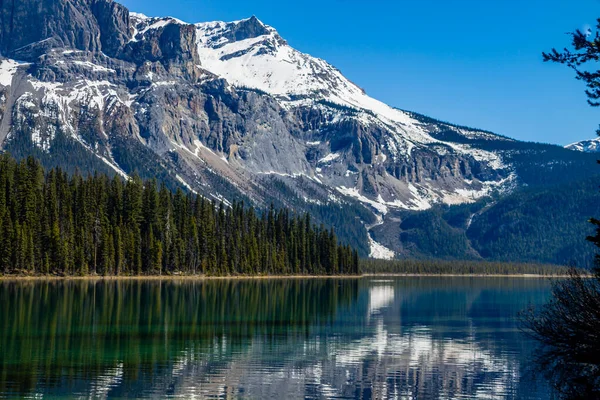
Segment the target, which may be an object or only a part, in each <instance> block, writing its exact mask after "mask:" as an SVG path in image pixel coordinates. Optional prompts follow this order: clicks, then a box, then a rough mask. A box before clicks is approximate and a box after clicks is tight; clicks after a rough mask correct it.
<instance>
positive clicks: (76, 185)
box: [0, 155, 358, 275]
mask: <svg viewBox="0 0 600 400" xmlns="http://www.w3.org/2000/svg"><path fill="white" fill-rule="evenodd" d="M0 230H1V233H2V235H1V240H2V246H0V273H3V274H15V273H17V274H56V275H86V274H99V275H160V274H180V273H182V274H208V275H232V274H244V275H255V274H325V275H335V274H357V273H358V256H357V253H356V251H354V250H352V248H351V247H350V246H343V245H340V244H339V243H338V240H337V237H336V234H335V233H334V232H333V230H327V229H325V228H324V227H323V226H321V227H316V226H315V224H314V223H313V222H312V220H311V218H310V216H309V215H303V216H297V215H294V214H292V213H291V212H290V211H288V210H285V209H280V210H276V209H275V208H273V207H272V208H271V209H270V210H268V211H266V212H264V213H262V214H257V213H256V212H255V210H254V209H252V208H247V207H244V204H243V203H234V204H233V205H232V206H231V207H226V206H225V205H223V204H222V203H221V204H216V203H215V202H214V201H209V200H207V199H205V198H203V197H200V196H197V195H192V194H185V193H184V192H182V191H181V190H177V191H176V192H175V193H173V192H172V191H170V190H168V188H167V187H166V186H165V185H164V184H163V185H162V186H161V187H160V188H159V187H158V184H157V183H156V181H146V182H143V181H142V180H141V179H140V178H139V177H138V176H137V175H134V176H133V177H132V178H131V179H129V180H128V181H127V182H123V181H122V180H121V178H119V177H113V178H112V179H111V178H109V177H108V176H107V175H94V176H90V177H87V178H83V177H81V176H80V175H78V174H74V175H72V176H71V175H69V174H67V173H66V172H64V171H62V170H60V169H53V170H50V171H49V172H48V173H47V174H44V171H43V169H42V167H41V165H40V164H39V163H38V162H37V161H36V160H35V159H33V158H28V159H27V160H22V161H20V162H17V161H15V160H14V159H12V158H11V157H9V156H8V155H2V156H0Z"/></svg>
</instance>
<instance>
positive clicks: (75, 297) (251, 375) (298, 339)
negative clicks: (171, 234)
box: [0, 278, 549, 399]
mask: <svg viewBox="0 0 600 400" xmlns="http://www.w3.org/2000/svg"><path fill="white" fill-rule="evenodd" d="M548 294H549V283H548V281H546V280H536V279H511V278H399V279H385V280H384V279H356V280H355V279H340V280H337V279H306V280H248V281H243V280H239V281H227V280H222V281H198V282H191V281H179V282H178V281H162V282H161V281H106V282H91V281H90V282H88V281H66V282H55V281H54V282H3V283H0V398H3V397H29V396H31V397H42V396H43V397H63V396H64V397H91V398H122V397H150V398H163V397H180V398H251V399H263V398H265V399H268V398H271V399H281V398H286V399H303V398H347V399H355V398H357V399H371V398H373V399H381V398H403V399H417V398H418V399H423V398H485V399H512V398H515V399H517V398H519V399H520V398H523V399H545V398H548V396H549V393H548V391H547V388H546V386H545V385H544V384H542V383H539V382H538V383H537V384H535V382H533V381H532V380H531V377H530V376H529V375H528V374H527V370H526V369H527V358H528V356H529V354H530V353H529V352H530V351H531V349H532V347H533V344H532V343H531V342H530V341H529V340H528V339H527V338H525V337H523V336H522V334H521V333H520V332H519V330H518V327H517V321H516V315H517V313H518V311H520V310H521V309H523V308H525V307H526V306H528V305H529V304H541V303H543V302H544V301H546V299H547V297H548Z"/></svg>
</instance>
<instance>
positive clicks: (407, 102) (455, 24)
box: [119, 0, 600, 144]
mask: <svg viewBox="0 0 600 400" xmlns="http://www.w3.org/2000/svg"><path fill="white" fill-rule="evenodd" d="M119 1H120V2H121V3H123V4H124V5H126V6H128V7H129V8H130V9H131V10H132V11H137V12H142V13H144V14H147V15H150V16H166V15H170V16H174V17H177V18H180V19H182V20H184V21H188V22H201V21H213V20H224V21H231V20H237V19H242V18H247V17H249V16H252V15H256V16H257V17H258V18H259V19H261V20H262V21H263V22H265V23H267V24H269V25H271V26H273V27H275V28H276V29H277V30H278V31H279V33H280V34H281V36H283V37H284V38H285V39H286V40H287V41H288V42H289V43H290V44H291V45H292V46H294V47H295V48H297V49H298V50H301V51H303V52H305V53H309V54H311V55H313V56H317V57H321V58H324V59H326V60H327V61H329V62H330V63H331V64H333V65H335V66H336V67H337V68H338V69H340V70H341V71H342V72H343V73H344V74H345V75H346V76H347V77H348V78H349V79H351V80H352V81H353V82H355V83H356V84H358V85H359V86H361V87H363V88H364V89H365V90H366V91H367V93H369V94H370V95H371V96H373V97H376V98H378V99H380V100H382V101H384V102H386V103H388V104H390V105H392V106H396V107H399V108H403V109H407V110H413V111H417V112H420V113H423V114H427V115H429V116H432V117H435V118H438V119H442V120H446V121H450V122H454V123H459V124H463V125H468V126H473V127H477V128H483V129H487V130H491V131H494V132H497V133H501V134H504V135H508V136H511V137H514V138H518V139H522V140H533V141H540V142H548V143H558V144H568V143H571V142H574V141H577V140H582V139H587V138H592V137H594V132H595V130H596V128H597V127H598V124H599V123H600V109H594V108H591V107H589V106H587V103H586V98H585V94H584V92H583V91H584V85H583V84H582V83H581V82H578V81H576V80H575V79H574V75H573V73H572V72H571V71H570V70H568V69H567V68H566V67H564V66H559V65H553V64H548V63H544V62H542V56H541V53H542V51H545V50H550V49H551V48H552V47H559V48H562V47H564V46H566V45H568V44H569V37H568V36H567V35H566V34H565V33H566V32H569V31H572V30H574V29H576V28H584V27H586V26H595V20H596V18H597V17H600V0H579V1H577V2H576V4H577V6H576V7H575V6H573V4H574V2H572V1H569V0H543V1H542V0H478V1H474V0H374V1H365V0H302V1H298V2H291V1H273V0H228V1H223V0H169V1H164V0H119Z"/></svg>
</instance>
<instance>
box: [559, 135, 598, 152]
mask: <svg viewBox="0 0 600 400" xmlns="http://www.w3.org/2000/svg"><path fill="white" fill-rule="evenodd" d="M565 148H566V149H569V150H573V151H581V152H584V153H598V152H600V138H599V139H590V140H582V141H581V142H576V143H571V144H569V145H566V146H565Z"/></svg>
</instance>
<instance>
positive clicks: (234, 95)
mask: <svg viewBox="0 0 600 400" xmlns="http://www.w3.org/2000/svg"><path fill="white" fill-rule="evenodd" d="M0 19H1V21H2V24H1V28H0V52H1V54H2V56H3V58H2V59H1V60H0V118H1V122H0V148H2V149H4V150H7V151H10V152H11V153H13V154H14V155H15V156H17V157H22V156H25V155H30V154H33V155H35V156H36V157H39V158H40V159H41V160H42V161H43V162H44V164H46V166H57V165H58V166H61V167H63V168H65V169H67V170H69V171H73V170H75V169H76V168H77V169H79V170H82V171H84V172H85V171H93V170H100V171H105V172H109V173H118V174H120V175H122V176H128V175H130V174H132V173H133V172H134V171H137V172H138V173H139V174H140V175H142V176H143V177H158V178H159V179H161V180H162V181H164V182H166V183H167V184H168V185H169V186H170V187H172V188H175V187H181V188H185V189H186V190H193V191H195V192H198V193H201V194H203V195H205V196H207V197H210V198H214V199H215V200H217V201H225V202H227V201H231V200H232V199H234V198H237V199H239V198H242V199H245V200H247V201H248V202H249V203H252V204H254V205H256V206H258V207H265V206H268V205H269V204H270V203H274V204H275V205H276V206H288V207H292V208H294V209H296V210H298V211H310V212H311V213H313V214H315V215H316V217H317V221H320V222H323V223H326V224H328V225H335V226H336V229H337V230H338V232H339V234H340V236H341V238H342V239H344V240H346V241H347V242H349V243H351V244H353V245H355V246H357V247H358V248H359V249H360V250H361V253H362V255H369V254H371V255H373V256H390V255H391V254H393V253H394V252H396V253H397V254H400V255H401V254H402V246H397V245H394V244H393V243H395V241H396V240H395V239H394V240H391V239H390V240H386V242H387V243H388V244H387V246H388V247H391V250H390V249H386V247H385V246H382V245H381V244H378V243H377V242H375V241H374V239H373V238H371V237H370V233H368V231H367V228H369V227H372V226H373V225H374V224H379V225H384V226H390V224H391V225H393V226H396V225H397V224H398V223H399V221H397V218H396V217H394V218H386V216H389V215H392V214H397V213H398V212H404V211H422V210H427V209H430V208H432V207H435V206H437V205H453V204H464V203H473V202H476V201H477V200H478V199H481V198H483V197H487V196H490V195H502V194H506V193H509V192H513V191H515V190H519V188H521V187H523V186H525V185H527V186H531V185H532V182H531V180H532V179H531V175H535V176H536V178H535V179H534V180H536V179H537V180H539V179H538V177H539V176H545V177H546V179H547V180H548V181H550V182H553V181H554V176H562V172H563V171H564V170H569V171H573V170H574V169H576V168H578V167H579V165H588V161H590V160H591V158H590V157H587V156H586V155H584V154H579V153H575V152H572V151H569V150H567V149H561V148H559V147H556V146H541V145H536V144H530V143H522V142H517V141H514V140H512V139H509V138H506V137H502V136H499V135H495V134H493V133H490V132H485V131H481V130H476V129H471V128H465V127H459V126H455V125H452V124H448V123H444V122H440V121H436V120H433V119H430V118H427V117H424V116H420V115H418V114H414V113H409V112H405V111H401V110H398V109H394V108H391V107H389V106H387V105H385V104H383V103H381V102H379V101H377V100H375V99H373V98H371V97H369V96H368V95H367V94H366V93H365V92H364V91H363V90H362V89H361V88H360V87H358V86H356V85H355V84H354V83H352V82H350V81H349V80H347V79H346V78H345V77H344V76H343V75H342V74H341V72H340V71H338V70H337V69H336V68H334V67H333V66H331V65H330V64H328V63H327V62H326V61H324V60H321V59H317V58H314V57H311V56H309V55H307V54H304V53H301V52H299V51H297V50H295V49H293V48H292V47H290V46H289V45H288V44H287V42H286V41H285V40H284V39H283V38H282V37H281V36H280V35H279V34H278V33H277V31H276V30H275V29H273V28H272V27H270V26H267V25H265V24H263V23H262V22H261V21H259V20H258V19H257V18H256V17H252V18H250V19H247V20H242V21H236V22H229V23H227V22H208V23H199V24H187V23H184V22H182V21H179V20H177V19H174V18H150V17H146V16H144V15H141V14H135V13H130V12H129V11H128V10H127V9H126V8H125V7H123V6H121V5H119V4H117V3H114V2H112V1H109V0H23V1H19V2H14V1H13V2H11V1H4V2H0ZM17 60H18V61H17ZM405 101H407V102H408V101H409V99H407V100H405ZM548 154H552V155H553V157H555V158H556V157H558V162H557V163H553V161H552V160H554V159H555V158H553V159H550V158H549V157H548ZM541 160H542V161H541ZM543 160H546V161H548V160H549V161H548V162H546V161H543ZM589 165H590V166H593V162H590V163H589ZM532 170H533V171H534V172H532ZM586 173H587V172H586ZM534 184H535V183H534ZM340 215H343V217H340ZM392 231H394V229H392ZM394 235H396V234H394ZM396 236H397V235H396ZM388 239H389V238H388ZM474 254H475V253H474Z"/></svg>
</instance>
